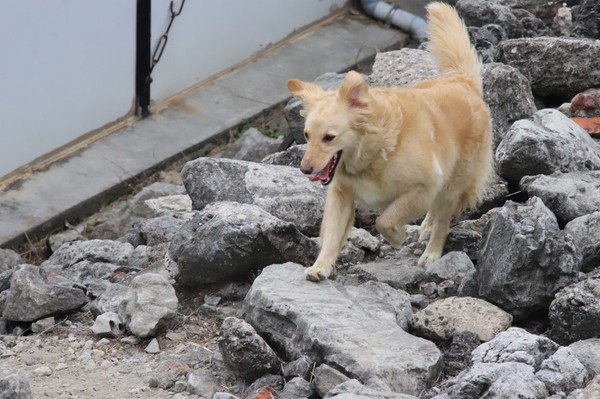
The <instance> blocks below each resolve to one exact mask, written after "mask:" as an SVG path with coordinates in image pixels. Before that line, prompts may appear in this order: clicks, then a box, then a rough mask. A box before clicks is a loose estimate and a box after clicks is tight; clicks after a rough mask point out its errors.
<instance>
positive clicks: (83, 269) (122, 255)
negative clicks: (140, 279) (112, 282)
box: [40, 240, 137, 285]
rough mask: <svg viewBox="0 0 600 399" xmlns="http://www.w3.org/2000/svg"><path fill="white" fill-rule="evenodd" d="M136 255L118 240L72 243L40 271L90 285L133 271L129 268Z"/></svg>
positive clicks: (55, 255) (54, 254)
mask: <svg viewBox="0 0 600 399" xmlns="http://www.w3.org/2000/svg"><path fill="white" fill-rule="evenodd" d="M133 252H134V248H133V246H131V245H130V244H128V243H122V242H118V241H109V240H90V241H73V242H68V243H65V244H64V245H62V246H61V247H60V248H59V249H58V250H57V251H56V252H54V253H53V254H52V256H50V258H49V259H48V260H47V261H45V262H43V263H42V264H41V266H40V268H41V269H42V270H43V271H44V272H46V273H47V274H50V273H52V274H56V275H60V276H61V277H64V278H67V279H69V280H71V281H73V282H75V283H78V284H82V285H87V284H89V283H91V282H93V281H94V280H98V279H108V278H109V277H111V276H113V273H115V272H117V271H123V272H129V271H133V270H130V269H128V265H129V258H130V257H131V256H132V254H133ZM136 270H137V269H136Z"/></svg>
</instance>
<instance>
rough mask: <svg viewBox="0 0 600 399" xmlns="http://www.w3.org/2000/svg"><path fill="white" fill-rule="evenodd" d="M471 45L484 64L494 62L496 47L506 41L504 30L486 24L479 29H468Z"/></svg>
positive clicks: (472, 27) (497, 26) (498, 26)
mask: <svg viewBox="0 0 600 399" xmlns="http://www.w3.org/2000/svg"><path fill="white" fill-rule="evenodd" d="M468 31H469V37H470V39H471V43H472V44H473V46H474V47H475V50H477V54H479V57H480V58H481V61H482V62H484V63H486V64H487V63H491V62H494V57H495V55H496V46H497V45H498V43H500V42H501V41H503V40H506V39H508V35H507V34H506V30H505V29H504V28H503V27H502V26H500V25H497V24H486V25H483V26H480V27H474V26H471V27H468Z"/></svg>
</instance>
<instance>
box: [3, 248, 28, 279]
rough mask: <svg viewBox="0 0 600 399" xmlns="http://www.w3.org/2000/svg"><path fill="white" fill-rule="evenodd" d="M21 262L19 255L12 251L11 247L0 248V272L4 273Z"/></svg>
mask: <svg viewBox="0 0 600 399" xmlns="http://www.w3.org/2000/svg"><path fill="white" fill-rule="evenodd" d="M21 263H23V259H21V255H19V254H18V253H16V252H15V251H13V250H12V249H2V248H0V273H4V272H5V271H7V270H10V269H12V268H13V267H15V266H17V265H20V264H21Z"/></svg>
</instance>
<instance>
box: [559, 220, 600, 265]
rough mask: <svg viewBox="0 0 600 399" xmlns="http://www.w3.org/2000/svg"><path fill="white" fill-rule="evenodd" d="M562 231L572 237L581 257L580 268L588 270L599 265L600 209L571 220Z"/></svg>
mask: <svg viewBox="0 0 600 399" xmlns="http://www.w3.org/2000/svg"><path fill="white" fill-rule="evenodd" d="M564 231H565V233H566V234H570V235H571V236H572V237H573V243H574V244H575V247H576V248H577V251H579V253H581V256H582V257H583V259H582V261H581V270H582V271H584V272H589V271H591V270H593V269H595V268H597V267H600V211H599V212H594V213H590V214H588V215H584V216H580V217H578V218H575V219H573V220H571V221H570V222H569V223H567V225H566V226H565V230H564Z"/></svg>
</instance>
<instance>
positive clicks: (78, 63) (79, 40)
mask: <svg viewBox="0 0 600 399" xmlns="http://www.w3.org/2000/svg"><path fill="white" fill-rule="evenodd" d="M135 8H136V2H135V1H134V0H128V1H123V0H50V1H48V0H18V1H6V2H3V4H2V14H0V82H1V83H0V176H3V175H5V174H7V173H9V172H11V171H12V170H13V169H16V168H17V167H19V166H22V165H24V164H26V163H28V162H30V161H32V160H34V159H35V158H37V157H39V156H41V155H44V154H45V153H47V152H50V151H52V150H54V149H56V148H57V147H60V146H61V145H64V144H66V143H68V142H69V141H71V140H73V139H76V138H77V137H79V136H80V135H82V134H85V133H87V132H89V131H92V130H94V129H97V128H99V127H101V126H103V125H105V124H107V123H109V122H112V121H114V120H115V119H117V118H119V117H121V116H123V115H125V114H126V113H127V112H128V111H129V109H130V108H131V106H132V104H133V100H134V95H135V15H136V14H135V12H136V10H135Z"/></svg>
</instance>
